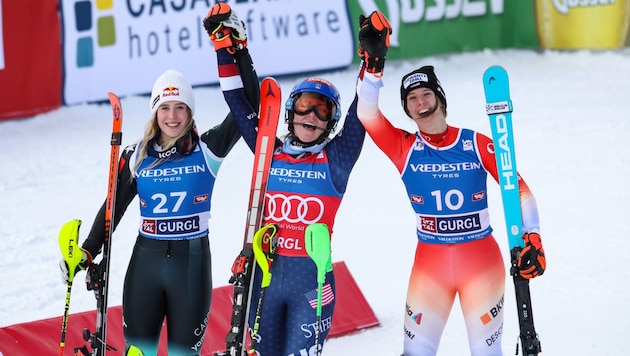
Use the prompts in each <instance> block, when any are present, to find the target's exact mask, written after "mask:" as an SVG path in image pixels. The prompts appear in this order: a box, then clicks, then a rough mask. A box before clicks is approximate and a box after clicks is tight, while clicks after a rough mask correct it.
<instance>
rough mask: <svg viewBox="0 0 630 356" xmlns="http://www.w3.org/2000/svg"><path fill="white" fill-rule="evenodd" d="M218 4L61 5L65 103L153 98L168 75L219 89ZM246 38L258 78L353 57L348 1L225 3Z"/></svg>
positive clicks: (85, 1) (70, 1) (153, 0)
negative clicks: (211, 22) (212, 24)
mask: <svg viewBox="0 0 630 356" xmlns="http://www.w3.org/2000/svg"><path fill="white" fill-rule="evenodd" d="M215 2H216V1H214V0H126V1H122V0H60V8H61V11H62V26H63V34H64V36H63V55H64V89H63V100H64V103H65V104H74V103H80V102H91V101H100V100H104V99H106V98H107V92H108V91H113V92H115V93H117V94H118V95H120V96H124V95H128V94H142V93H148V92H149V91H150V90H151V87H152V85H153V82H154V80H155V79H156V78H157V77H158V76H159V75H160V74H161V73H162V72H163V71H165V70H166V69H169V68H173V69H176V70H179V71H180V72H182V73H183V74H184V75H185V76H186V77H187V79H188V80H189V81H190V82H191V84H192V85H193V86H196V85H202V84H216V83H218V75H217V69H216V55H215V52H214V49H213V47H212V44H211V42H210V39H209V38H208V35H207V33H206V31H205V29H204V28H203V24H202V21H203V18H204V17H205V15H206V14H207V12H208V10H209V9H210V7H212V5H214V4H215ZM227 3H228V4H229V5H230V6H231V7H232V9H234V10H235V11H236V12H237V14H238V15H239V17H240V18H241V20H243V21H244V22H245V25H246V28H247V32H248V41H249V43H248V48H249V49H250V52H251V54H252V57H253V58H254V62H255V63H256V70H257V72H258V75H259V76H261V77H263V76H268V75H275V76H278V75H285V74H295V73H301V72H314V71H321V70H327V69H333V68H342V67H346V66H348V65H349V64H350V63H352V60H353V58H354V50H353V47H354V38H353V34H352V29H351V27H350V22H349V15H348V10H347V6H346V4H345V1H338V0H319V1H297V0H274V1H258V0H236V1H227Z"/></svg>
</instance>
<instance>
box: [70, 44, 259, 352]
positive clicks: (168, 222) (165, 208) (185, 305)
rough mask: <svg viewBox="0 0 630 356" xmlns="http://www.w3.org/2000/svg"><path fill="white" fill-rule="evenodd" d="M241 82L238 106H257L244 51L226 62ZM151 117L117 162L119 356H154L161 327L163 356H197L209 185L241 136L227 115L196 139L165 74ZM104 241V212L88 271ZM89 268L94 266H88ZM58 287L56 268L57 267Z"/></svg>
mask: <svg viewBox="0 0 630 356" xmlns="http://www.w3.org/2000/svg"><path fill="white" fill-rule="evenodd" d="M232 58H233V60H235V63H236V64H235V66H238V68H239V73H241V75H242V76H241V77H240V78H241V79H242V81H243V83H244V87H245V90H244V92H245V94H244V97H245V96H246V97H247V99H244V100H245V102H247V103H248V104H249V105H251V106H252V107H256V108H257V107H258V105H259V98H260V94H259V83H258V77H257V75H256V73H255V71H254V69H253V65H252V61H251V58H250V56H249V53H248V50H247V49H246V48H240V49H239V50H238V51H235V53H234V55H233V56H232ZM150 108H151V119H150V120H149V122H148V124H147V126H146V131H145V133H144V137H143V139H142V140H141V141H140V142H138V143H137V144H133V145H130V146H128V147H127V148H126V149H125V150H124V152H123V154H122V157H121V159H120V163H119V172H120V173H119V175H118V182H117V192H116V204H115V216H114V218H113V226H114V227H115V226H116V225H117V224H118V222H119V221H120V219H121V218H122V216H123V214H124V213H125V210H126V209H127V207H128V205H129V204H130V203H131V201H132V200H133V199H134V197H135V196H136V195H138V198H139V199H138V200H139V203H140V216H141V221H140V227H139V230H138V237H137V240H136V243H135V246H134V249H133V254H132V256H131V261H130V262H129V266H128V269H127V274H126V276H125V282H124V290H123V302H122V308H123V309H122V310H123V330H124V336H125V342H126V343H127V347H126V349H127V350H126V351H125V354H127V355H156V354H157V349H158V341H159V337H160V331H161V329H162V324H163V321H164V319H165V318H166V321H167V324H166V325H167V331H168V354H169V355H171V356H172V355H177V356H179V355H200V354H201V349H202V345H203V341H204V337H205V331H206V326H207V323H208V318H209V312H210V303H211V298H212V273H211V255H210V247H209V241H208V220H209V218H210V202H211V198H212V191H213V186H214V183H215V179H216V176H217V173H218V170H219V168H220V166H221V164H222V161H223V160H224V158H225V157H226V156H227V154H228V153H229V152H230V150H231V149H232V147H233V146H234V145H235V144H236V142H237V141H238V140H239V139H240V137H241V134H240V131H239V129H238V127H237V125H236V122H235V120H234V118H233V116H232V114H228V115H227V117H226V118H225V119H224V121H223V122H222V123H220V124H219V125H217V126H215V127H213V128H212V129H210V130H208V131H206V132H204V133H202V134H201V135H200V136H199V135H198V134H197V130H196V127H195V121H194V119H193V115H194V113H195V98H194V96H193V91H192V87H191V85H190V84H189V83H188V81H187V80H186V78H185V77H184V76H183V75H182V74H181V73H179V72H177V71H175V70H167V71H166V72H164V73H163V74H162V75H161V76H160V77H159V78H158V79H157V80H156V82H155V84H154V86H153V91H152V95H151V101H150ZM104 239H105V205H103V207H102V208H101V209H100V211H99V213H98V214H97V216H96V219H95V220H94V223H93V224H92V229H91V231H90V233H89V235H88V237H87V239H86V240H85V242H84V243H83V245H82V252H83V261H82V263H81V264H80V266H79V267H77V269H85V268H87V267H88V266H90V264H91V261H92V258H93V257H96V255H97V254H98V253H99V252H100V250H101V248H102V246H103V242H104ZM92 266H93V267H91V268H95V266H97V264H92ZM60 267H61V271H62V278H63V279H64V281H65V282H66V283H67V279H68V271H67V265H66V263H65V261H64V260H63V259H62V260H61V262H60Z"/></svg>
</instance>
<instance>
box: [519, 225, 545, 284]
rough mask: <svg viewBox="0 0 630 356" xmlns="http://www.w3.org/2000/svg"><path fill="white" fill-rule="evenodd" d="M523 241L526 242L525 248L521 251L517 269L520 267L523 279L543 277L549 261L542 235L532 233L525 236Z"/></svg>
mask: <svg viewBox="0 0 630 356" xmlns="http://www.w3.org/2000/svg"><path fill="white" fill-rule="evenodd" d="M523 240H525V248H523V250H521V254H520V255H519V256H518V260H517V261H516V267H518V270H519V273H520V274H521V277H523V278H527V279H531V278H534V277H536V276H540V275H542V274H543V273H544V272H545V268H546V267H547V260H546V259H545V251H544V250H543V247H542V242H541V241H540V235H539V234H537V233H535V232H530V233H527V234H525V235H523Z"/></svg>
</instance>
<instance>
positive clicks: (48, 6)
mask: <svg viewBox="0 0 630 356" xmlns="http://www.w3.org/2000/svg"><path fill="white" fill-rule="evenodd" d="M59 31H60V27H59V14H58V12H57V2H56V1H54V0H53V1H48V0H47V1H41V0H20V1H17V0H0V84H2V86H3V88H4V90H3V91H2V98H1V99H0V120H7V119H16V118H25V117H30V116H33V115H37V114H39V113H42V112H46V111H49V110H53V109H56V108H58V107H59V106H60V105H61V43H60V32H59Z"/></svg>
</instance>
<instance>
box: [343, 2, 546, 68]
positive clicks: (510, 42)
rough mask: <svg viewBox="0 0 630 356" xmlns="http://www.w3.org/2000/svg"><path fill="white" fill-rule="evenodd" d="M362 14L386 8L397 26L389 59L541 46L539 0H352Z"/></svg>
mask: <svg viewBox="0 0 630 356" xmlns="http://www.w3.org/2000/svg"><path fill="white" fill-rule="evenodd" d="M348 3H349V6H350V9H351V13H353V14H357V15H356V16H353V18H352V21H353V23H354V27H355V28H356V26H358V22H359V20H358V14H361V13H363V14H369V13H371V12H372V11H374V10H380V11H382V12H383V13H384V14H385V15H386V16H387V18H388V19H389V21H390V23H391V24H392V27H393V33H392V36H391V47H390V51H389V52H388V54H387V58H388V59H389V58H391V59H405V58H417V57H425V56H429V55H436V54H445V53H461V52H469V51H478V50H483V49H486V48H490V49H499V48H538V39H537V37H536V28H535V22H534V14H533V13H534V2H533V1H514V0H348Z"/></svg>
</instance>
